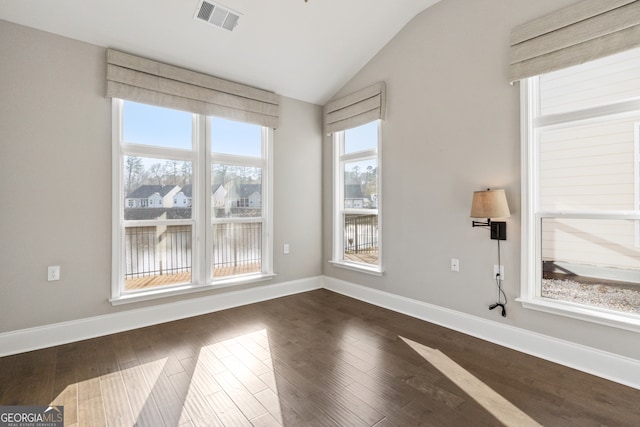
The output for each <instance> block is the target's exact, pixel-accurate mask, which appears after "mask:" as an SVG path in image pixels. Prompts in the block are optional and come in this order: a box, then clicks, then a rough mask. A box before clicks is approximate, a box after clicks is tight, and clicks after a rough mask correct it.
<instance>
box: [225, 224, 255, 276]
mask: <svg viewBox="0 0 640 427" xmlns="http://www.w3.org/2000/svg"><path fill="white" fill-rule="evenodd" d="M260 271H262V223H261V222H238V223H221V224H214V226H213V276H214V277H225V276H232V275H238V274H247V273H258V272H260Z"/></svg>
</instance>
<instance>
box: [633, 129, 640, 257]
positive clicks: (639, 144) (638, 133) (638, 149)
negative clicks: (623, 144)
mask: <svg viewBox="0 0 640 427" xmlns="http://www.w3.org/2000/svg"><path fill="white" fill-rule="evenodd" d="M634 145H635V146H634V153H635V154H634V159H633V167H634V170H633V177H634V180H635V200H636V211H640V122H638V123H636V124H635V133H634ZM635 227H636V230H635V231H636V239H635V240H636V242H635V243H636V248H640V221H636V222H635Z"/></svg>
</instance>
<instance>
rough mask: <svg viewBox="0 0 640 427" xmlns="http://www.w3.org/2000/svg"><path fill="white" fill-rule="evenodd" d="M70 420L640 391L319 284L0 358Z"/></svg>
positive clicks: (586, 408) (286, 416)
mask: <svg viewBox="0 0 640 427" xmlns="http://www.w3.org/2000/svg"><path fill="white" fill-rule="evenodd" d="M49 404H59V405H64V408H65V421H66V423H65V424H66V425H69V426H73V425H78V426H132V425H138V426H153V427H159V426H251V425H253V426H377V427H382V426H465V425H468V426H500V425H508V426H511V425H513V426H524V425H545V426H638V425H640V390H635V389H632V388H629V387H625V386H622V385H619V384H616V383H612V382H609V381H606V380H603V379H600V378H596V377H593V376H590V375H588V374H585V373H582V372H578V371H575V370H572V369H569V368H566V367H562V366H559V365H556V364H553V363H550V362H546V361H544V360H541V359H537V358H535V357H532V356H527V355H525V354H522V353H518V352H516V351H512V350H509V349H505V348H503V347H499V346H497V345H494V344H491V343H488V342H485V341H482V340H479V339H475V338H472V337H469V336H466V335H463V334H460V333H457V332H454V331H451V330H448V329H445V328H442V327H438V326H435V325H432V324H429V323H426V322H423V321H420V320H417V319H414V318H411V317H408V316H404V315H401V314H398V313H394V312H391V311H388V310H385V309H382V308H379V307H375V306H372V305H369V304H366V303H363V302H360V301H356V300H353V299H350V298H347V297H344V296H342V295H338V294H335V293H332V292H330V291H327V290H317V291H312V292H307V293H303V294H298V295H293V296H289V297H285V298H280V299H276V300H272V301H267V302H263V303H258V304H253V305H249V306H245V307H240V308H235V309H230V310H225V311H222V312H218V313H213V314H209V315H205V316H199V317H194V318H191V319H186V320H181V321H176V322H170V323H166V324H162V325H156V326H152V327H148V328H143V329H138V330H134V331H130V332H124V333H120V334H115V335H111V336H106V337H101V338H96V339H92V340H87V341H82V342H77V343H72V344H67V345H62V346H58V347H53V348H47V349H44V350H39V351H33V352H29V353H24V354H19V355H14V356H9V357H4V358H1V359H0V405H49Z"/></svg>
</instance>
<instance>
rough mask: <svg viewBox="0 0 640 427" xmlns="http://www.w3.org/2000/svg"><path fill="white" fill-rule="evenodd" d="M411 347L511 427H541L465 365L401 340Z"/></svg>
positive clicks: (430, 349)
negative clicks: (465, 367) (464, 366)
mask: <svg viewBox="0 0 640 427" xmlns="http://www.w3.org/2000/svg"><path fill="white" fill-rule="evenodd" d="M400 339H402V340H403V341H404V342H405V343H407V345H409V347H411V348H412V349H413V350H414V351H415V352H416V353H418V354H419V355H420V356H422V357H423V358H424V359H425V360H426V361H427V362H429V363H430V364H431V365H433V367H435V368H436V369H438V370H439V371H440V372H442V373H443V374H444V375H445V376H446V377H447V378H449V379H450V380H451V381H452V382H453V383H454V384H456V385H457V386H458V387H460V388H461V389H462V390H463V391H464V392H465V393H467V394H468V395H469V396H471V398H473V399H474V400H475V401H476V402H478V403H479V404H480V405H481V406H482V407H483V408H485V409H486V410H487V411H489V412H490V413H491V414H492V415H493V416H494V417H496V418H497V419H498V420H499V421H500V422H502V423H503V424H504V425H505V426H507V427H511V426H513V427H523V426H540V424H538V423H537V422H536V421H535V420H534V419H533V418H531V417H529V416H528V415H527V414H525V413H524V412H522V411H521V410H520V409H518V408H517V407H516V406H514V405H513V404H512V403H511V402H509V401H508V400H507V399H505V398H504V397H502V396H500V395H499V394H498V393H496V392H495V391H494V390H493V389H492V388H491V387H489V386H488V385H486V384H485V383H483V382H482V381H480V380H479V379H478V378H476V377H475V376H473V375H472V374H471V373H469V372H468V371H467V370H465V369H464V368H463V367H462V366H460V365H458V364H457V363H456V362H454V361H453V360H451V359H450V358H449V357H447V356H446V355H445V354H444V353H442V352H441V351H440V350H435V349H433V348H430V347H427V346H425V345H422V344H419V343H417V342H415V341H411V340H409V339H407V338H404V337H400Z"/></svg>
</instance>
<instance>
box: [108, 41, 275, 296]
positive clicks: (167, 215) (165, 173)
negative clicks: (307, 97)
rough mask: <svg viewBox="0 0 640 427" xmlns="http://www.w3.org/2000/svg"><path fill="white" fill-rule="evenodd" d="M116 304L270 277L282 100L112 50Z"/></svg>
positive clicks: (110, 90) (110, 88) (110, 84)
mask: <svg viewBox="0 0 640 427" xmlns="http://www.w3.org/2000/svg"><path fill="white" fill-rule="evenodd" d="M106 87H107V97H111V98H113V101H112V150H113V155H112V162H113V163H112V168H113V183H112V207H113V216H112V275H111V278H112V286H111V302H112V304H123V303H129V302H136V301H143V300H147V299H152V298H159V297H164V296H172V295H178V294H181V293H188V292H194V291H198V290H211V289H213V288H217V287H223V286H224V287H226V286H230V285H240V284H246V283H253V282H257V281H262V280H268V279H270V278H271V277H273V276H274V274H273V256H272V250H273V220H272V217H273V203H272V193H273V191H272V187H273V186H272V167H273V148H272V147H273V144H272V141H273V129H274V128H276V127H277V125H278V109H279V96H278V95H276V94H274V93H271V92H267V91H263V90H260V89H255V88H252V87H248V86H244V85H241V84H237V83H233V82H229V81H226V80H222V79H219V78H216V77H212V76H208V75H205V74H201V73H196V72H193V71H190V70H186V69H183V68H179V67H175V66H172V65H167V64H163V63H160V62H156V61H152V60H149V59H145V58H140V57H137V56H134V55H130V54H127V53H123V52H119V51H116V50H113V49H108V50H107V84H106Z"/></svg>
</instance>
